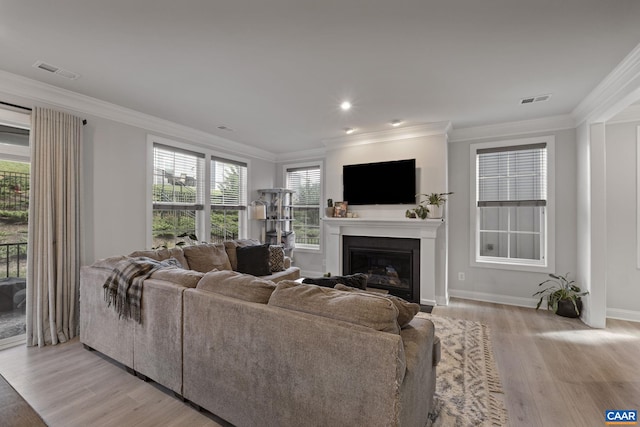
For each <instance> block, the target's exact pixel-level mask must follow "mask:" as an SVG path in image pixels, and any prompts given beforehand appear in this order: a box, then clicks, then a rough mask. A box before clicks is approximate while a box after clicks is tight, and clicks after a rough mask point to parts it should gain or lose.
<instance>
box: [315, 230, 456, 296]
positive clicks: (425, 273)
mask: <svg viewBox="0 0 640 427" xmlns="http://www.w3.org/2000/svg"><path fill="white" fill-rule="evenodd" d="M323 221H324V226H325V232H326V247H327V248H326V251H325V264H326V269H327V271H330V272H339V273H338V274H342V236H367V237H396V238H409V239H420V304H424V305H435V304H436V235H437V231H438V228H439V227H440V226H441V225H442V224H443V223H444V221H443V220H442V219H425V220H421V219H415V218H387V219H385V218H324V219H323Z"/></svg>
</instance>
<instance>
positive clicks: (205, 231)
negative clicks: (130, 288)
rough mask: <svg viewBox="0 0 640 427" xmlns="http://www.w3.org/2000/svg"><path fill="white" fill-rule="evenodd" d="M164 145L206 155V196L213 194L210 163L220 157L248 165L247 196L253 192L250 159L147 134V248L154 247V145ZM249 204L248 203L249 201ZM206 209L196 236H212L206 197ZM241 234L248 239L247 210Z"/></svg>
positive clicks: (242, 214) (204, 186)
mask: <svg viewBox="0 0 640 427" xmlns="http://www.w3.org/2000/svg"><path fill="white" fill-rule="evenodd" d="M154 143H157V144H162V145H166V146H168V147H175V148H181V149H183V150H189V151H193V152H195V153H199V154H204V163H205V166H204V174H203V179H204V183H203V192H204V195H205V196H206V195H207V194H211V167H210V165H209V163H210V162H211V157H219V158H225V159H229V160H234V161H237V162H242V163H246V164H247V194H249V193H250V192H251V189H250V188H249V183H250V182H251V162H250V160H249V159H245V158H241V157H237V156H234V155H231V154H227V153H222V152H219V151H213V150H209V149H207V148H204V147H201V146H198V145H193V144H186V143H184V142H180V141H176V140H173V139H167V138H163V137H161V136H157V135H152V134H147V174H146V175H147V190H146V203H145V204H146V220H145V221H146V230H147V237H146V239H147V248H151V247H152V246H153V223H152V222H153V192H152V188H153V144H154ZM247 202H248V201H247ZM203 204H204V209H202V210H199V211H197V214H198V215H199V220H198V224H199V225H198V227H199V228H198V229H197V230H196V234H197V235H198V236H210V235H211V221H210V220H208V218H210V217H211V203H210V198H207V197H204V203H203ZM239 221H240V233H239V235H238V238H239V239H245V238H247V233H248V228H249V221H248V217H247V210H244V211H242V213H241V215H240V217H239Z"/></svg>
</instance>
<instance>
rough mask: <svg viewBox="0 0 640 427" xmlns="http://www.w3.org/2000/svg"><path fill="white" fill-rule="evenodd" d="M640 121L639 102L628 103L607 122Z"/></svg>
mask: <svg viewBox="0 0 640 427" xmlns="http://www.w3.org/2000/svg"><path fill="white" fill-rule="evenodd" d="M639 121H640V103H638V104H634V105H630V106H629V107H627V108H625V109H624V110H622V111H621V112H620V113H618V114H616V115H615V116H613V117H612V118H611V120H609V121H607V124H617V123H629V122H639Z"/></svg>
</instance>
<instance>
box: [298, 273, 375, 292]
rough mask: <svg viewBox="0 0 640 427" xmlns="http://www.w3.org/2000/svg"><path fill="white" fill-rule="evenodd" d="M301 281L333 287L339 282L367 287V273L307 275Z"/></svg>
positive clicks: (356, 286) (357, 286) (359, 287)
mask: <svg viewBox="0 0 640 427" xmlns="http://www.w3.org/2000/svg"><path fill="white" fill-rule="evenodd" d="M302 283H307V284H310V285H318V286H324V287H325V288H333V287H334V286H335V285H337V284H338V283H340V284H342V285H345V286H351V287H352V288H358V289H367V275H366V274H364V273H356V274H349V275H346V276H331V277H316V278H313V277H307V278H305V279H304V280H302Z"/></svg>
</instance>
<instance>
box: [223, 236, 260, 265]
mask: <svg viewBox="0 0 640 427" xmlns="http://www.w3.org/2000/svg"><path fill="white" fill-rule="evenodd" d="M259 244H260V241H258V240H255V239H237V240H225V242H224V248H225V250H226V251H227V256H228V257H229V262H230V263H231V269H232V270H234V271H237V270H238V256H237V253H236V250H237V248H238V247H241V246H254V245H259Z"/></svg>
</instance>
